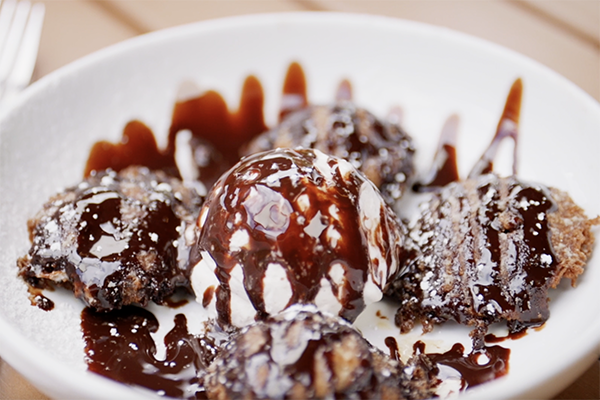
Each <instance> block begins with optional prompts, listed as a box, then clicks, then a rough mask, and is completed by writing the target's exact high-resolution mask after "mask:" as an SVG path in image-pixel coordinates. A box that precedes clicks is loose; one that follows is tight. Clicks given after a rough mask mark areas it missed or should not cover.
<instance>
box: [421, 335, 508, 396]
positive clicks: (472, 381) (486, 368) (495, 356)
mask: <svg viewBox="0 0 600 400" xmlns="http://www.w3.org/2000/svg"><path fill="white" fill-rule="evenodd" d="M413 348H414V351H415V354H424V355H425V356H426V357H427V358H429V359H430V360H431V362H433V363H435V364H436V365H437V368H434V370H432V371H431V373H433V375H434V376H430V378H432V379H434V378H438V379H439V378H440V376H439V374H440V366H441V365H444V366H448V367H451V368H452V369H454V370H456V371H457V372H458V373H459V374H460V378H461V390H464V389H467V388H469V387H473V386H477V385H480V384H482V383H485V382H489V381H491V380H494V379H496V378H499V377H501V376H504V375H506V374H507V373H508V369H509V364H508V359H509V356H510V350H509V349H505V348H503V347H500V346H491V347H485V348H483V349H481V350H474V351H473V352H471V353H469V354H466V355H465V354H464V351H465V348H464V346H463V345H462V344H460V343H456V344H454V346H452V349H450V350H449V351H447V352H445V353H426V352H425V344H424V343H423V342H421V341H418V342H417V343H415V345H414V346H413Z"/></svg>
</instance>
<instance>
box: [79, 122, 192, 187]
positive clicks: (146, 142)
mask: <svg viewBox="0 0 600 400" xmlns="http://www.w3.org/2000/svg"><path fill="white" fill-rule="evenodd" d="M131 165H138V166H145V167H148V168H150V169H152V170H162V171H164V172H165V173H167V174H169V175H171V176H174V177H180V174H179V170H178V169H177V165H176V163H175V153H174V152H173V151H162V150H159V148H158V145H157V144H156V139H155V138H154V134H153V133H152V131H151V130H150V128H148V127H147V126H146V125H144V123H142V122H140V121H131V122H129V123H128V124H127V125H126V126H125V129H124V130H123V137H122V139H121V142H120V143H116V144H113V143H110V142H107V141H100V142H97V143H96V144H94V146H92V149H91V151H90V154H89V156H88V160H87V163H86V166H85V170H84V176H85V177H89V176H90V174H91V173H92V171H103V170H106V169H109V168H110V169H112V170H113V171H117V172H118V171H121V170H123V169H125V168H127V167H129V166H131Z"/></svg>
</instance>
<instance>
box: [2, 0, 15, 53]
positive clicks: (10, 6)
mask: <svg viewBox="0 0 600 400" xmlns="http://www.w3.org/2000/svg"><path fill="white" fill-rule="evenodd" d="M16 6H17V0H4V1H3V2H2V8H1V9H0V57H1V54H2V50H3V49H4V43H5V42H6V36H7V35H8V30H9V29H10V21H12V17H13V14H14V13H15V8H16Z"/></svg>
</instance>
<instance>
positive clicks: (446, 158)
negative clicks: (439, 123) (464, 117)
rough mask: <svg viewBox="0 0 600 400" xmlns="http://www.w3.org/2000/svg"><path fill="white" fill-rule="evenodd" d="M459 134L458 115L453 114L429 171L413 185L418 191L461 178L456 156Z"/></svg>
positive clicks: (432, 188)
mask: <svg viewBox="0 0 600 400" xmlns="http://www.w3.org/2000/svg"><path fill="white" fill-rule="evenodd" d="M457 136H458V116H457V115H452V116H450V117H449V118H448V119H447V120H446V123H445V124H444V127H443V128H442V134H441V135H440V140H439V142H438V148H437V150H436V153H435V156H434V158H433V163H432V166H431V168H430V170H429V173H428V174H427V175H426V176H425V178H423V179H422V180H421V181H419V182H416V183H415V184H414V185H413V190H414V191H416V192H429V191H433V190H439V189H440V188H442V187H444V186H446V185H447V184H449V183H450V182H456V181H458V179H459V176H458V165H457V158H456V140H457Z"/></svg>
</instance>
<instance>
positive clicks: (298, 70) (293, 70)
mask: <svg viewBox="0 0 600 400" xmlns="http://www.w3.org/2000/svg"><path fill="white" fill-rule="evenodd" d="M307 106H308V96H307V94H306V77H305V76H304V71H303V70H302V67H301V66H300V64H298V63H297V62H293V63H291V64H290V66H289V67H288V70H287V74H286V76H285V81H284V83H283V96H282V98H281V106H280V111H279V121H283V120H284V119H285V117H286V116H287V115H288V114H290V113H293V112H295V111H298V110H301V109H303V108H305V107H307Z"/></svg>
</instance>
